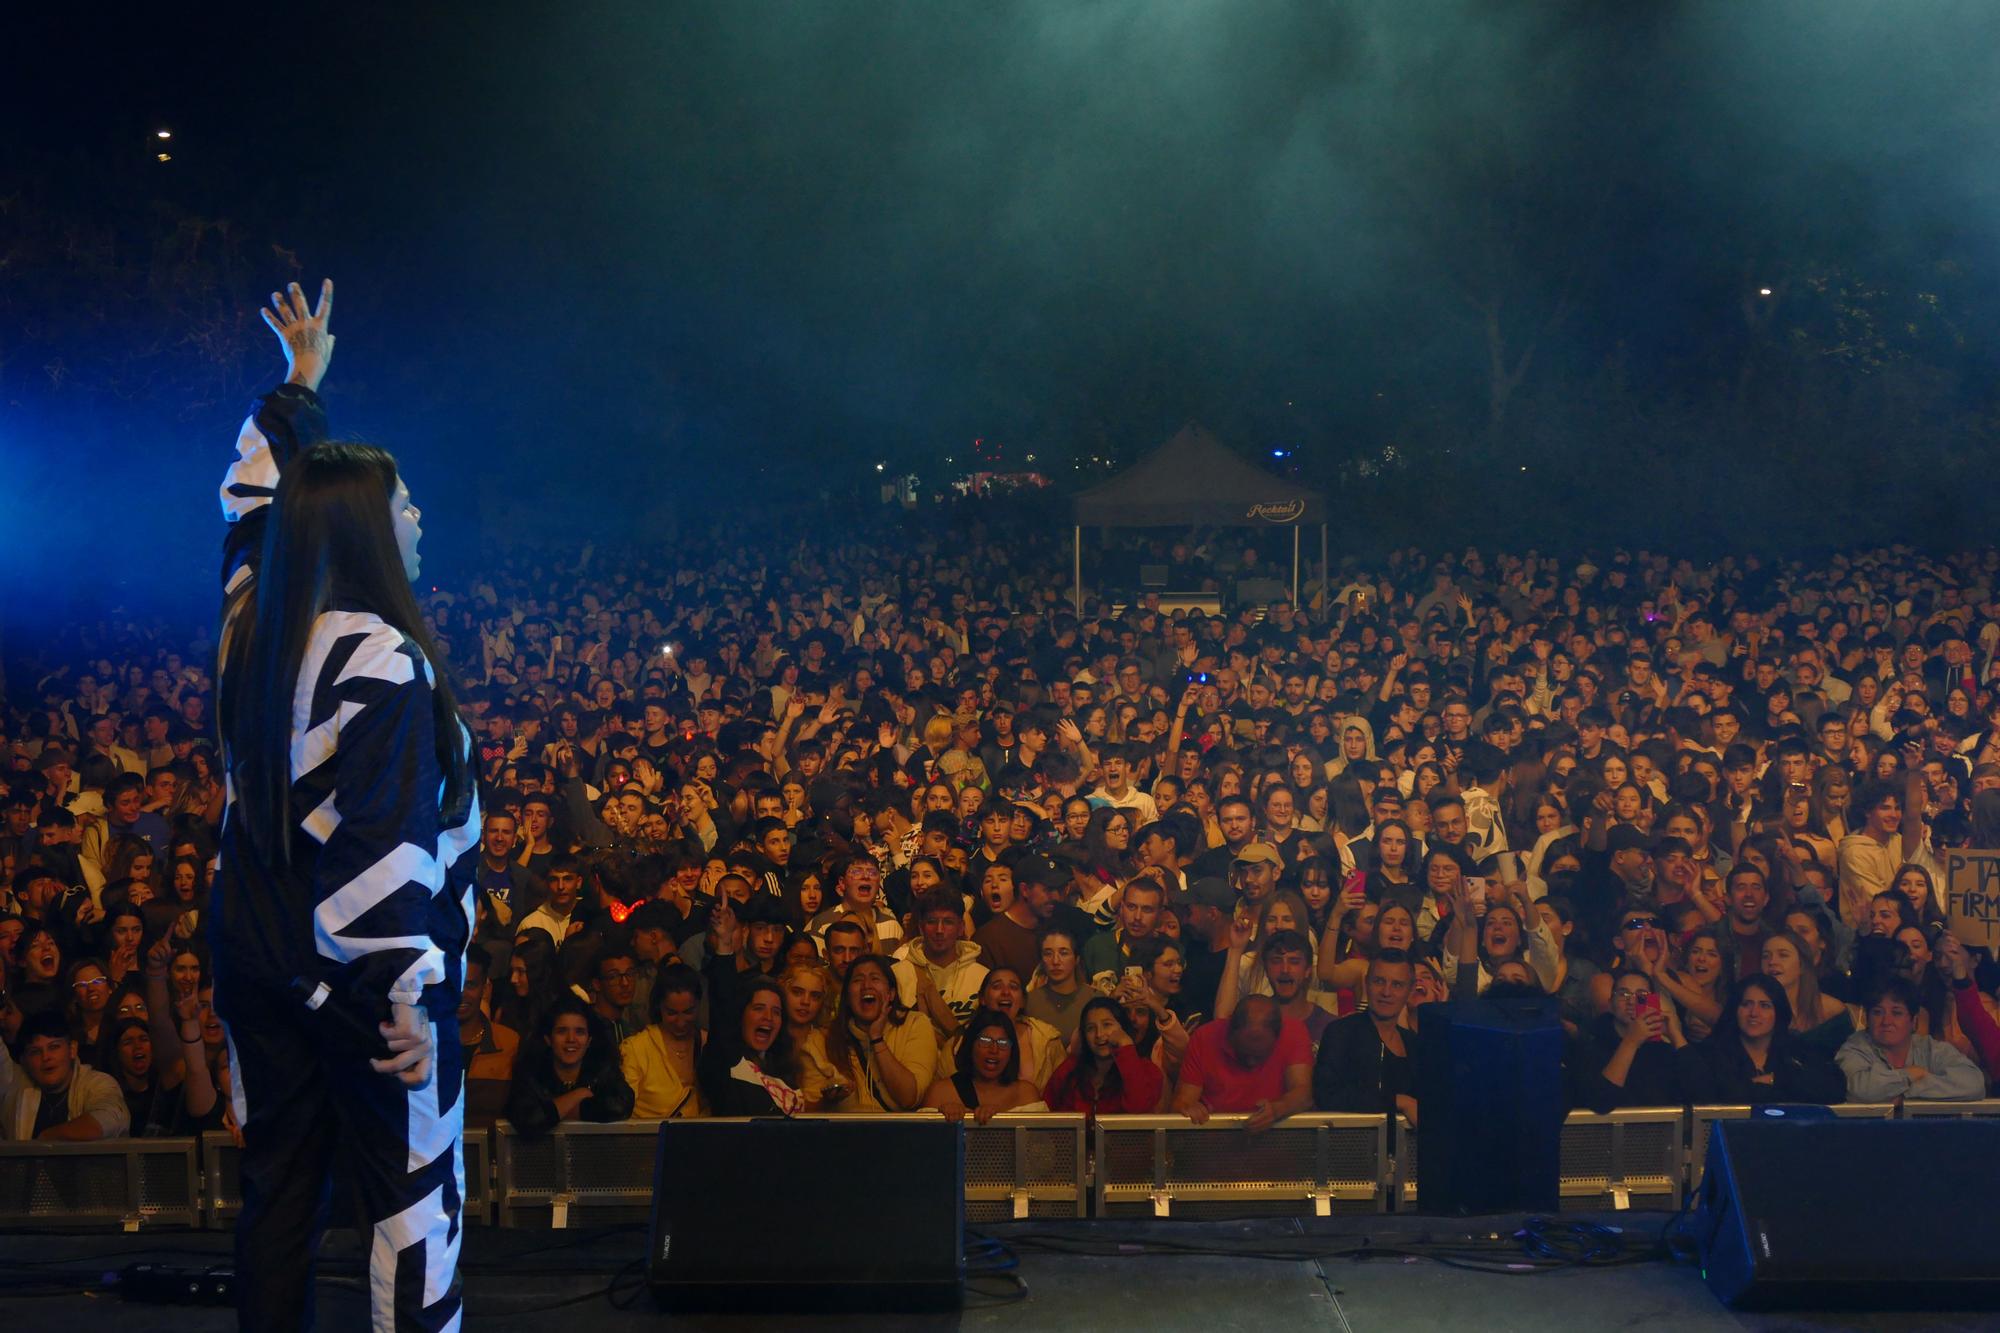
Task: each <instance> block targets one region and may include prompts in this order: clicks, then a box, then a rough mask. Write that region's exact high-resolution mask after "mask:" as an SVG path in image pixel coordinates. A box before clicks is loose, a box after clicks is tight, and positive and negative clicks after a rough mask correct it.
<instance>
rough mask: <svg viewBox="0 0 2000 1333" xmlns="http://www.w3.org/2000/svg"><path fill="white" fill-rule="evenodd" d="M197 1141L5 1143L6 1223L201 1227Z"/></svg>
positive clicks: (0, 1183)
mask: <svg viewBox="0 0 2000 1333" xmlns="http://www.w3.org/2000/svg"><path fill="white" fill-rule="evenodd" d="M198 1149H199V1145H198V1142H197V1141H196V1140H195V1139H191V1138H177V1139H103V1140H100V1141H98V1142H96V1143H43V1142H38V1141H36V1142H26V1143H0V1226H19V1227H46V1228H50V1229H66V1228H72V1227H73V1228H77V1229H81V1230H106V1229H118V1230H124V1231H137V1230H139V1229H140V1228H141V1227H144V1226H186V1227H193V1226H199V1225H201V1172H200V1167H199V1164H198V1162H199V1158H198Z"/></svg>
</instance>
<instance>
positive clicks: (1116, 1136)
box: [1094, 1114, 1389, 1217]
mask: <svg viewBox="0 0 2000 1333" xmlns="http://www.w3.org/2000/svg"><path fill="white" fill-rule="evenodd" d="M1249 1118H1250V1117H1248V1116H1243V1115H1217V1116H1211V1117H1210V1118H1209V1120H1208V1122H1207V1123H1206V1124H1201V1125H1196V1124H1194V1123H1192V1122H1191V1121H1189V1120H1187V1119H1186V1118H1185V1117H1182V1116H1177V1115H1108V1116H1102V1117H1100V1118H1099V1119H1098V1122H1097V1163H1096V1173H1095V1178H1094V1195H1095V1203H1096V1206H1097V1216H1099V1217H1269V1216H1299V1215H1306V1216H1318V1217H1325V1216H1327V1215H1328V1214H1329V1213H1331V1212H1333V1211H1335V1209H1336V1208H1338V1210H1339V1211H1341V1212H1375V1213H1379V1212H1384V1211H1386V1210H1387V1208H1388V1192H1387V1191H1386V1190H1385V1189H1384V1188H1383V1167H1384V1164H1385V1163H1386V1162H1387V1161H1388V1144H1389V1122H1388V1118H1387V1117H1385V1116H1379V1115H1330V1114H1313V1115H1295V1116H1292V1117H1291V1118H1290V1119H1288V1120H1283V1121H1280V1122H1279V1123H1278V1124H1276V1125H1273V1126H1272V1127H1271V1128H1269V1129H1266V1130H1264V1131H1263V1132H1261V1133H1258V1134H1250V1133H1246V1132H1245V1130H1244V1125H1245V1124H1246V1123H1247V1122H1248V1120H1249Z"/></svg>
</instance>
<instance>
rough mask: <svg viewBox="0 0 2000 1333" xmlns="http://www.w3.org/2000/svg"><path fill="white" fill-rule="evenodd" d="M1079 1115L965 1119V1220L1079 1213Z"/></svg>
mask: <svg viewBox="0 0 2000 1333" xmlns="http://www.w3.org/2000/svg"><path fill="white" fill-rule="evenodd" d="M1083 1130H1084V1117H1082V1116H1080V1115H1058V1114H1037V1113H1033V1112H1030V1113H1027V1114H1019V1113H1007V1114H1003V1115H996V1116H994V1117H993V1119H992V1120H991V1121H989V1122H987V1123H986V1124H984V1125H978V1124H974V1123H973V1122H972V1121H970V1120H967V1121H966V1122H965V1220H966V1221H968V1222H1006V1221H1020V1220H1022V1219H1023V1218H1030V1217H1083V1216H1084V1215H1085V1214H1086V1213H1087V1212H1088V1211H1089V1206H1090V1194H1089V1191H1088V1190H1087V1189H1086V1187H1085V1184H1084V1176H1085V1168H1086V1166H1087V1165H1088V1162H1087V1159H1086V1157H1085V1154H1084V1135H1083Z"/></svg>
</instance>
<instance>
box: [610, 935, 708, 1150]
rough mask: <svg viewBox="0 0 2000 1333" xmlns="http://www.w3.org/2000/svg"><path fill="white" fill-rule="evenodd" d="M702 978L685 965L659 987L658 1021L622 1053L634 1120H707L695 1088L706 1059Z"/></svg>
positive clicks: (657, 982)
mask: <svg viewBox="0 0 2000 1333" xmlns="http://www.w3.org/2000/svg"><path fill="white" fill-rule="evenodd" d="M700 1015H701V976H700V974H699V973H697V972H696V971H695V970H694V969H693V968H691V967H689V966H687V965H686V964H685V963H672V964H669V965H668V966H666V967H664V968H662V969H660V974H659V976H658V977H656V978H655V979H654V981H653V994H652V1021H651V1022H650V1023H648V1024H647V1025H646V1026H645V1027H644V1028H642V1029H640V1030H639V1031H638V1032H635V1033H633V1034H632V1035H631V1036H629V1037H627V1038H626V1039H625V1040H624V1041H623V1042H622V1043H620V1044H619V1047H618V1062H619V1064H620V1065H621V1066H623V1068H624V1072H625V1081H626V1082H627V1083H628V1084H630V1085H631V1087H632V1097H633V1103H632V1118H633V1119H634V1120H692V1119H694V1118H696V1117H698V1116H701V1115H704V1114H706V1113H705V1112H704V1111H703V1110H702V1105H701V1092H700V1090H699V1089H698V1088H696V1086H695V1076H694V1066H695V1060H696V1058H697V1057H698V1056H699V1055H700V1054H701V1017H700Z"/></svg>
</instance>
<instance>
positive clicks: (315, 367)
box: [257, 278, 333, 393]
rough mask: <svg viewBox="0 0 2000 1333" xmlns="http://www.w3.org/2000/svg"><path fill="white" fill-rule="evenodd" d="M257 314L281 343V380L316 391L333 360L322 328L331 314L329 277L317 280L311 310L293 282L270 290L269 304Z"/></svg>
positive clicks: (328, 337)
mask: <svg viewBox="0 0 2000 1333" xmlns="http://www.w3.org/2000/svg"><path fill="white" fill-rule="evenodd" d="M257 313H258V314H260V315H262V316H263V317H264V322H265V323H266V324H268V325H270V326H271V332H273V333H275V334H277V335H278V341H279V342H280V343H282V344H283V345H284V348H285V371H286V373H285V383H287V384H303V385H304V386H305V387H306V388H308V389H311V390H312V391H313V392H315V393H317V392H319V382H320V380H322V379H323V378H325V376H326V368H327V366H328V365H329V364H331V362H332V361H333V335H332V334H331V333H328V332H327V331H326V326H327V321H328V320H329V319H330V318H331V317H332V315H333V279H332V278H327V279H325V280H323V281H322V282H321V283H320V285H319V305H318V306H317V307H316V308H314V309H311V310H308V309H307V308H306V294H305V293H304V292H303V291H301V290H299V285H298V284H297V283H296V282H294V283H292V284H290V285H289V286H287V287H286V288H285V290H284V291H282V292H272V293H271V304H270V305H269V306H268V307H265V308H263V309H260V310H259V311H258V312H257Z"/></svg>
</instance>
